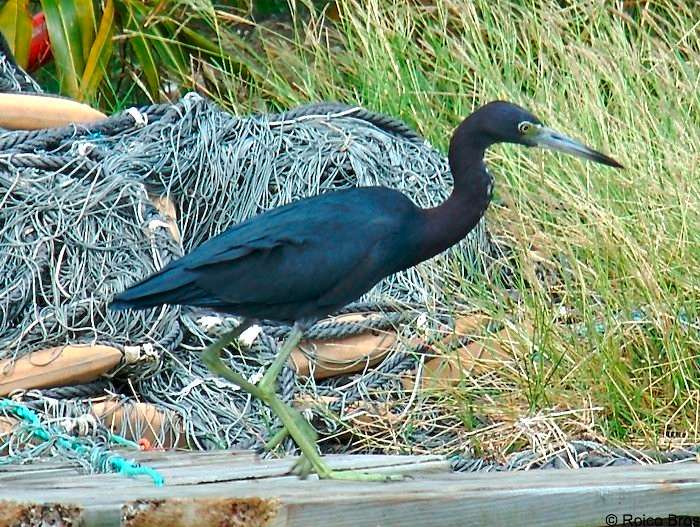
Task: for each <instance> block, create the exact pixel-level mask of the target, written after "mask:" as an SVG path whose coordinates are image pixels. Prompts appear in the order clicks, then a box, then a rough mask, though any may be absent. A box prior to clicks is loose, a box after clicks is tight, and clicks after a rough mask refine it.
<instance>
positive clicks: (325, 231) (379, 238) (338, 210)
mask: <svg viewBox="0 0 700 527" xmlns="http://www.w3.org/2000/svg"><path fill="white" fill-rule="evenodd" d="M496 143H516V144H520V145H525V146H541V147H547V148H551V149H554V150H559V151H561V152H566V153H569V154H573V155H576V156H580V157H583V158H586V159H590V160H592V161H596V162H598V163H603V164H604V165H608V166H611V167H618V168H621V167H622V165H620V164H619V163H618V162H617V161H615V160H614V159H612V158H610V157H608V156H606V155H604V154H601V153H600V152H596V151H595V150H592V149H590V148H588V147H586V146H584V145H583V144H581V143H579V142H577V141H574V140H573V139H571V138H569V137H566V136H565V135H563V134H560V133H558V132H556V131H554V130H552V129H550V128H546V127H545V126H543V125H542V123H541V122H540V120H539V119H537V118H536V117H535V116H534V115H532V114H531V113H530V112H528V111H526V110H524V109H523V108H520V107H519V106H516V105H515V104H511V103H508V102H503V101H494V102H491V103H488V104H486V105H485V106H482V107H481V108H479V109H478V110H477V111H475V112H474V113H472V114H471V115H470V116H469V117H467V118H466V119H465V120H464V121H463V122H462V123H461V124H460V125H459V126H458V127H457V129H456V130H455V132H454V134H453V135H452V139H451V141H450V147H449V155H448V159H449V164H450V169H451V171H452V176H453V179H454V188H453V190H452V194H451V195H450V197H449V198H448V199H447V200H445V202H443V203H442V204H441V205H438V206H437V207H434V208H430V209H422V208H420V207H417V206H416V205H415V204H414V203H413V202H412V201H411V200H410V199H409V198H407V197H406V196H404V195H403V194H401V193H400V192H398V191H396V190H392V189H389V188H385V187H364V188H352V189H346V190H339V191H334V192H327V193H324V194H321V195H319V196H315V197H311V198H307V199H302V200H299V201H296V202H293V203H290V204H288V205H285V206H283V207H278V208H276V209H273V210H270V211H267V212H265V213H263V214H260V215H258V216H256V217H254V218H251V219H249V220H247V221H244V222H242V223H239V224H238V225H234V226H233V227H230V228H228V229H227V230H225V231H224V232H222V233H220V234H219V235H217V236H215V237H213V238H211V239H210V240H207V241H206V242H204V243H202V244H201V245H200V246H199V247H197V248H196V249H194V250H192V251H191V252H190V253H188V254H187V255H185V256H183V257H182V258H180V259H179V260H176V261H173V262H171V263H170V264H168V265H167V266H165V267H164V268H163V269H161V270H160V271H158V272H157V273H154V274H153V275H151V276H149V277H148V278H146V279H145V280H143V281H142V282H140V283H138V284H136V285H134V286H132V287H131V288H129V289H127V290H126V291H124V292H122V293H121V294H119V295H117V296H116V297H115V298H114V300H113V301H112V303H111V306H110V307H111V308H112V309H147V308H152V307H156V306H160V305H162V304H180V305H189V306H198V307H205V308H210V309H214V310H217V311H220V312H224V313H229V314H233V315H237V316H240V317H242V319H243V320H242V322H241V323H240V325H239V326H238V327H237V328H236V329H235V330H234V331H232V332H230V333H228V334H226V335H224V336H222V337H221V338H220V339H219V340H217V341H216V342H214V343H213V344H211V345H209V346H207V348H205V349H204V351H203V352H202V360H203V361H204V362H205V363H206V365H207V366H208V368H209V369H210V370H211V371H212V372H214V373H216V374H218V375H221V376H222V377H224V378H226V379H228V380H229V381H231V382H233V383H235V384H237V385H238V386H240V387H241V388H242V389H244V390H246V391H247V392H249V393H250V394H251V395H253V396H254V397H257V398H259V399H261V400H262V401H264V402H265V403H267V404H268V405H269V406H270V408H271V409H272V410H273V411H274V412H275V413H276V414H277V416H278V417H279V419H280V421H281V422H282V424H283V427H284V428H283V430H282V431H281V433H282V434H286V433H288V434H289V435H291V437H292V438H293V439H294V441H296V443H297V445H298V446H299V448H300V449H301V451H302V457H301V459H300V464H299V467H303V468H301V469H299V467H298V469H299V470H302V471H304V472H308V471H309V470H310V469H312V470H314V471H315V472H316V473H317V474H318V476H319V477H321V478H334V479H359V480H375V479H376V480H383V479H389V478H390V477H387V476H385V475H379V474H367V473H357V472H338V471H333V470H331V469H330V468H329V467H328V465H327V464H326V463H325V462H324V461H323V459H322V458H321V456H320V455H319V454H318V452H317V450H316V444H315V442H316V435H315V432H314V430H313V429H312V428H311V426H310V425H309V423H308V422H306V420H305V419H304V418H303V416H302V415H301V414H300V413H299V412H298V411H297V410H295V409H293V408H292V407H291V406H289V405H287V404H285V403H283V402H282V401H281V400H280V399H279V398H278V397H277V395H276V394H275V387H276V383H277V376H278V375H279V373H280V371H281V370H282V368H283V366H284V364H285V363H286V361H287V359H288V358H289V355H290V353H291V352H292V350H293V349H294V348H295V347H296V346H297V344H298V343H299V342H300V341H301V339H302V336H303V333H304V329H305V328H307V327H309V325H310V324H312V323H314V322H315V321H317V320H318V319H319V318H321V317H324V316H326V315H328V314H330V313H333V312H334V311H337V310H338V309H340V308H342V307H343V306H345V305H346V304H348V303H350V302H352V301H354V300H356V299H357V298H358V297H360V296H361V295H362V294H364V293H365V292H367V291H368V290H369V289H370V288H371V287H372V286H374V285H375V284H376V283H377V282H379V281H380V280H381V279H382V278H384V277H386V276H389V275H391V274H393V273H396V272H399V271H401V270H404V269H407V268H409V267H412V266H414V265H416V264H418V263H419V262H422V261H424V260H427V259H429V258H431V257H433V256H435V255H436V254H438V253H440V252H442V251H444V250H445V249H447V248H448V247H451V246H452V245H454V244H456V243H457V242H459V241H460V240H461V239H462V238H464V237H465V236H466V235H467V234H468V233H469V231H471V230H472V229H473V228H474V226H475V225H476V224H477V222H478V221H479V219H480V218H481V217H482V216H483V214H484V212H485V211H486V207H487V206H488V204H489V201H490V200H491V193H492V188H493V180H492V178H491V176H490V175H489V173H488V171H487V170H486V167H485V166H484V151H485V150H486V149H487V148H488V147H490V146H491V145H494V144H496ZM255 320H271V321H277V322H280V323H288V324H291V325H293V327H292V330H291V332H290V334H289V336H288V338H287V339H286V341H285V342H284V344H283V345H282V347H281V349H280V352H279V354H278V355H277V357H276V358H275V360H274V361H273V362H272V364H271V365H270V367H269V369H268V370H267V372H266V373H265V375H264V376H263V378H262V379H261V381H260V382H259V383H258V384H257V385H255V384H252V383H250V382H249V381H248V380H246V379H245V378H243V376H241V375H240V374H238V373H236V372H234V371H233V370H231V369H230V368H229V367H228V366H226V365H225V364H224V363H223V362H222V361H221V358H220V353H221V350H222V349H223V348H224V347H225V346H226V345H228V344H229V343H231V342H232V341H233V340H234V339H236V338H237V337H238V336H239V335H240V334H241V332H242V331H243V330H245V329H246V328H248V327H250V325H251V324H252V323H253V321H255ZM276 437H280V433H278V434H277V435H276ZM281 437H283V435H282V436H281Z"/></svg>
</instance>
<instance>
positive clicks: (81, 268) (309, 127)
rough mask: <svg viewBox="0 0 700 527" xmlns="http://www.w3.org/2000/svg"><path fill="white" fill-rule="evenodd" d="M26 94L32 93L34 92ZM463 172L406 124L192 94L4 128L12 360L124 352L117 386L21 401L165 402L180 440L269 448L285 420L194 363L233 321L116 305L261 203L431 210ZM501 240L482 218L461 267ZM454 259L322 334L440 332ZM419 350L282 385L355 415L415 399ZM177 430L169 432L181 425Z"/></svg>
mask: <svg viewBox="0 0 700 527" xmlns="http://www.w3.org/2000/svg"><path fill="white" fill-rule="evenodd" d="M13 87H14V89H18V88H22V89H27V85H26V83H25V84H23V85H17V86H13ZM450 179H451V176H450V173H449V169H448V166H447V163H446V160H445V158H444V156H442V155H441V154H439V153H438V152H436V151H435V150H434V149H433V148H432V147H431V146H430V145H428V144H427V143H426V142H425V141H423V139H421V138H420V137H419V136H417V135H416V134H415V133H414V132H413V131H411V130H410V129H409V128H408V127H407V126H406V125H404V124H403V123H401V122H399V121H396V120H394V119H390V118H387V117H384V116H381V115H378V114H373V113H370V112H368V111H366V110H363V109H361V108H351V107H348V106H344V105H337V104H320V105H311V106H305V107H300V108H297V109H294V110H291V111H289V112H286V113H284V114H278V115H275V114H266V115H253V116H248V117H236V116H233V115H231V114H229V113H227V112H225V111H222V110H221V108H219V107H217V106H216V105H215V104H213V103H211V102H210V101H207V100H205V99H203V98H201V97H199V96H197V95H196V94H189V95H187V96H185V97H184V98H183V99H182V100H181V101H179V102H177V103H175V104H163V105H154V106H149V107H143V108H139V109H130V110H128V111H126V112H123V113H121V114H119V115H115V116H113V117H111V118H110V119H108V120H107V121H105V122H103V123H100V124H98V125H95V126H90V127H82V126H71V127H67V128H62V129H52V130H40V131H32V132H25V131H14V132H10V131H6V132H5V133H2V134H1V135H0V266H2V269H3V273H2V276H1V277H0V360H2V359H12V360H13V361H14V360H15V359H17V358H19V357H21V356H23V355H25V354H27V353H30V352H32V351H35V350H38V349H46V348H49V347H52V346H62V345H66V344H79V343H100V344H108V345H111V346H115V347H118V348H119V349H121V350H122V351H123V352H124V357H125V359H124V361H123V364H122V365H121V367H120V368H119V369H118V370H117V371H116V372H114V375H113V378H112V379H111V380H110V381H109V382H100V383H96V384H91V385H87V386H75V387H68V388H63V389H57V390H44V391H43V392H37V391H34V392H30V393H26V394H24V395H23V400H24V401H28V402H29V404H31V405H32V407H34V408H35V409H39V410H41V411H42V412H44V413H45V414H47V415H50V416H51V417H52V418H55V419H61V418H66V417H71V416H73V417H76V416H80V415H83V414H84V413H85V412H86V405H90V404H91V403H90V402H86V400H85V398H86V397H88V396H93V395H97V394H104V393H105V390H106V391H107V393H111V394H115V395H117V396H120V397H123V398H125V399H127V400H128V401H133V402H135V401H145V402H149V403H153V404H155V405H157V406H158V407H159V408H161V409H164V410H165V415H167V416H168V418H169V419H171V420H172V421H173V422H175V421H176V422H177V425H178V426H179V427H180V428H181V429H182V430H183V438H182V439H183V441H181V443H180V444H182V442H186V443H187V444H188V445H189V446H191V447H194V448H212V447H243V448H249V447H255V446H260V445H262V444H263V443H264V441H265V440H266V439H268V438H269V434H270V433H271V431H274V430H275V428H276V427H277V423H276V422H275V419H276V418H275V417H274V416H273V415H272V414H271V413H270V412H269V410H268V409H267V408H266V407H265V406H264V405H262V404H261V403H259V402H258V401H257V400H254V399H251V398H250V397H249V396H248V395H247V394H244V393H242V392H240V391H239V390H237V389H236V387H235V386H233V385H231V384H229V383H227V382H224V381H222V380H221V379H217V378H212V376H211V375H210V374H209V373H208V371H207V369H206V368H205V367H204V366H203V365H202V364H201V362H200V361H199V357H198V353H196V352H197V351H200V350H201V349H203V347H204V346H206V345H207V344H208V343H209V342H211V341H212V339H213V338H215V337H216V335H217V334H219V333H221V332H222V331H224V330H225V329H226V328H228V327H229V326H230V325H231V324H232V323H233V320H232V319H229V318H225V317H220V316H217V315H216V314H213V313H207V312H203V311H201V310H200V311H195V310H191V309H187V308H182V309H180V308H178V307H172V306H170V307H168V306H166V307H163V308H162V309H154V310H151V311H144V312H111V311H108V310H107V308H106V305H107V302H108V301H109V300H110V299H111V297H112V295H113V294H114V293H116V292H119V291H121V290H123V289H124V288H126V287H127V286H129V285H131V284H133V283H134V282H136V281H137V280H139V279H140V278H142V277H145V276H147V275H148V274H150V273H152V272H153V271H154V270H156V269H158V268H160V267H162V266H163V265H165V264H166V263H167V262H168V261H170V260H171V259H173V258H176V257H178V256H180V255H181V254H183V252H185V251H187V250H189V249H190V248H192V247H194V246H197V245H198V244H200V243H201V242H202V241H204V240H205V239H207V238H209V237H211V236H213V235H215V234H216V233H218V232H221V231H222V230H224V229H225V228H226V227H228V226H230V225H232V224H235V223H238V222H240V221H242V220H245V219H247V218H249V217H251V216H254V215H256V214H258V213H259V212H261V211H263V210H267V209H270V208H273V207H276V206H279V205H282V204H285V203H288V202H290V201H292V200H294V199H297V198H300V197H303V196H310V195H315V194H319V193H322V192H326V191H329V190H332V189H337V188H344V187H349V186H367V185H385V186H389V187H393V188H397V189H400V190H402V191H403V192H405V193H406V194H407V195H409V196H410V197H411V198H412V199H413V200H414V202H416V203H417V204H419V205H421V206H430V205H435V204H437V203H439V202H440V201H442V200H443V199H444V198H445V197H446V194H447V192H449V189H450V188H451V181H450ZM172 211H176V214H175V215H176V220H175V224H176V227H175V225H174V222H173V218H172V217H170V215H171V214H172ZM489 246H490V245H489V240H488V236H487V235H486V231H485V229H484V228H483V226H480V227H479V228H478V229H476V230H475V231H474V232H473V233H472V234H471V235H470V236H469V238H468V239H467V240H465V241H464V242H463V243H462V244H461V245H460V246H459V247H456V248H454V249H453V251H459V253H460V257H459V258H458V259H452V260H451V262H452V263H451V264H450V265H451V266H452V267H454V262H455V261H459V262H461V265H462V269H461V271H462V272H463V273H464V275H469V274H470V273H474V276H477V275H480V272H479V269H482V268H483V265H484V261H483V259H484V258H485V257H487V255H488V254H489ZM447 262H448V255H443V256H441V257H438V258H436V259H434V260H432V261H431V262H429V263H426V264H423V265H421V266H419V267H418V268H415V269H411V270H409V271H407V272H404V273H401V274H399V275H397V276H394V277H391V278H390V279H387V280H385V281H384V282H382V283H381V284H379V285H378V286H377V287H375V288H374V289H373V290H372V291H371V292H370V293H368V294H367V295H366V296H365V297H364V298H363V299H361V302H360V303H358V304H356V305H354V306H350V307H349V308H348V309H347V311H348V312H358V311H360V312H367V313H374V314H375V316H374V317H372V318H371V321H369V322H368V323H365V324H363V325H357V324H352V323H338V322H333V321H330V322H328V323H325V324H323V323H322V324H320V325H317V326H316V327H315V328H313V329H312V331H311V335H310V336H311V337H317V338H327V337H337V336H343V335H351V334H354V333H357V332H359V331H364V330H366V328H367V324H371V325H372V327H374V328H376V329H384V328H389V327H392V328H396V329H397V330H399V331H400V332H404V333H405V332H406V331H407V327H408V325H407V324H405V322H408V321H410V320H412V319H414V318H416V317H418V316H421V314H423V315H422V316H423V318H425V313H429V317H428V318H427V321H426V322H425V323H424V324H423V326H424V327H425V328H426V331H427V330H428V329H429V328H430V327H435V326H436V325H438V326H439V325H444V324H449V316H447V313H446V312H443V310H442V308H441V306H442V305H443V304H444V303H443V302H442V301H441V300H440V298H439V296H438V295H439V294H440V293H439V292H440V291H441V290H442V289H443V284H442V281H443V280H444V279H445V278H444V277H445V276H447V275H448V273H445V272H444V270H445V266H447V265H448V263H447ZM452 274H453V275H454V269H453V270H452ZM287 331H288V328H285V327H263V328H262V332H261V333H260V334H259V335H257V338H256V339H255V340H254V342H252V344H251V345H250V346H249V347H244V349H242V350H241V351H237V350H235V349H232V350H230V352H229V355H228V361H229V362H230V363H231V366H232V367H233V368H234V369H236V370H238V371H239V372H241V373H242V374H243V375H245V376H246V377H248V378H254V377H255V376H257V375H259V374H260V372H261V371H262V370H263V369H264V367H265V366H266V364H267V363H269V362H270V361H271V359H272V357H273V356H274V355H275V353H276V350H277V346H278V345H279V343H280V341H281V340H282V339H283V338H284V337H285V334H286V332H287ZM413 331H415V325H414V328H413ZM414 351H415V350H412V349H411V348H410V347H409V346H404V345H401V344H399V345H397V346H396V349H395V350H394V352H393V354H392V355H391V356H390V357H389V358H388V359H387V360H385V361H384V363H383V364H382V366H381V367H380V368H379V370H378V371H373V370H368V371H366V372H364V373H362V374H358V375H354V376H351V377H347V376H346V377H339V378H333V379H329V380H325V381H319V382H315V381H313V379H311V380H303V381H302V380H300V379H297V378H296V376H295V375H294V373H293V371H292V370H291V368H288V369H287V370H286V371H285V372H284V375H283V379H282V382H281V383H280V390H281V391H282V396H283V397H284V398H285V399H287V400H289V399H291V398H292V397H294V396H295V394H296V395H297V396H299V395H302V396H303V395H304V394H308V395H310V396H313V397H314V398H318V397H319V396H333V397H334V401H335V402H334V403H333V404H332V405H331V406H332V410H334V411H335V412H338V413H339V414H340V415H341V416H342V413H343V408H344V407H345V405H347V404H349V403H351V402H353V401H355V400H358V399H362V398H371V397H379V398H390V397H391V396H392V393H394V394H395V393H400V391H401V390H402V388H401V384H400V382H399V381H398V378H397V376H396V374H397V373H400V372H401V371H404V370H407V369H411V368H412V367H413V366H414V365H415V361H416V360H417V359H416V357H417V355H416V354H415V353H413V352H414ZM11 364H12V362H10V366H8V367H11ZM316 415H317V417H318V416H320V415H322V413H318V414H316ZM173 422H171V423H164V425H163V428H162V430H161V431H158V433H162V434H165V433H167V431H168V430H171V429H172V428H173V426H168V425H173ZM333 422H334V421H333V420H328V419H320V420H318V419H317V420H315V424H316V425H317V426H319V427H320V429H321V430H322V431H323V432H326V433H331V432H333V430H332V429H331V428H333V426H334V425H333ZM124 423H125V425H124V426H127V425H128V426H133V421H130V420H128V419H126V420H125V421H124ZM136 434H138V431H136ZM136 437H138V435H136ZM288 447H289V448H292V445H291V444H288ZM16 450H17V449H16Z"/></svg>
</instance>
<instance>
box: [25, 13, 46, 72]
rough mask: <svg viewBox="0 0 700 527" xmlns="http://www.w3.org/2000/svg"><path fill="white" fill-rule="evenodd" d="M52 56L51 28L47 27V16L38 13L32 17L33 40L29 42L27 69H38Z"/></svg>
mask: <svg viewBox="0 0 700 527" xmlns="http://www.w3.org/2000/svg"><path fill="white" fill-rule="evenodd" d="M51 58H52V54H51V42H50V41H49V30H48V29H47V27H46V18H45V17H44V13H37V14H36V15H34V16H33V17H32V41H31V43H30V44H29V62H28V64H27V71H29V72H32V71H36V70H38V69H39V68H41V67H42V66H43V65H44V64H46V63H47V62H48V61H50V60H51Z"/></svg>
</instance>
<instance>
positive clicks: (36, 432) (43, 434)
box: [0, 399, 165, 487]
mask: <svg viewBox="0 0 700 527" xmlns="http://www.w3.org/2000/svg"><path fill="white" fill-rule="evenodd" d="M2 411H4V412H5V413H11V414H13V415H15V416H16V417H18V418H20V419H22V420H23V421H25V422H26V423H27V425H28V428H29V429H30V430H31V433H32V435H33V436H34V437H36V438H38V439H40V440H42V441H44V442H48V441H51V440H52V439H55V440H56V444H57V445H58V446H59V447H61V448H65V449H66V450H71V451H73V452H76V453H77V454H79V455H81V456H84V457H87V458H89V459H90V461H91V464H92V466H93V467H96V468H97V469H98V470H99V469H103V467H104V468H106V467H109V468H111V469H112V470H114V471H115V472H117V473H119V474H123V475H125V476H127V477H136V476H148V477H149V478H151V480H152V481H153V484H154V485H155V486H156V487H162V486H163V485H164V484H165V478H163V476H162V475H161V474H160V473H159V472H158V471H157V470H155V469H153V468H151V467H147V466H142V465H139V464H138V463H136V462H135V461H134V460H128V459H126V458H124V457H122V456H120V455H118V454H113V453H111V452H109V451H104V450H102V448H101V447H97V446H94V447H90V448H88V447H86V446H85V444H84V443H83V442H82V441H81V440H80V438H77V437H76V438H74V437H70V436H66V435H65V434H63V433H61V432H58V431H56V430H54V429H47V428H45V427H44V426H43V425H42V424H41V420H40V419H39V416H37V415H36V413H34V412H33V411H32V410H30V409H29V408H27V407H26V406H24V405H22V404H20V403H17V402H15V401H12V400H10V399H0V412H2ZM109 442H110V443H116V444H118V445H122V446H127V447H130V448H136V449H138V448H139V446H138V444H137V443H135V442H133V441H130V440H129V439H126V438H125V437H122V436H120V435H117V434H110V435H109Z"/></svg>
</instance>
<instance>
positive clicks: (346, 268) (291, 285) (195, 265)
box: [183, 201, 392, 305]
mask: <svg viewBox="0 0 700 527" xmlns="http://www.w3.org/2000/svg"><path fill="white" fill-rule="evenodd" d="M303 209H304V207H301V208H299V209H289V210H284V211H280V212H277V213H276V214H271V215H269V216H267V217H265V218H264V219H263V218H262V217H261V218H260V219H258V220H257V221H256V222H255V223H256V224H255V225H250V226H249V225H243V226H242V228H240V229H235V228H234V229H233V230H230V231H228V232H226V233H225V234H224V235H223V236H222V237H221V238H220V239H217V240H216V242H217V243H216V244H212V247H204V246H202V250H201V251H200V250H199V249H197V250H195V251H194V252H193V253H192V258H191V261H190V262H187V263H185V262H183V264H184V265H185V268H186V270H187V271H188V272H189V273H192V274H193V275H194V280H193V282H194V284H195V285H196V286H197V287H198V288H200V289H201V290H203V291H207V292H208V293H209V295H211V296H214V297H216V298H218V299H219V300H220V302H221V303H223V304H228V305H232V304H247V303H255V304H260V303H264V304H278V303H298V302H304V301H312V300H314V299H318V298H320V297H322V296H323V295H324V294H325V293H327V292H328V291H331V290H333V289H334V288H335V287H337V286H338V284H339V283H340V282H342V281H343V280H344V279H345V278H346V277H348V276H349V275H351V274H352V273H353V272H354V271H355V269H356V268H357V267H358V266H361V264H362V263H363V260H365V259H366V258H367V256H368V254H369V252H370V251H371V250H373V248H374V247H375V245H376V244H377V243H378V242H379V241H380V240H381V239H382V238H383V237H385V236H387V235H389V232H390V231H391V230H392V225H391V224H392V222H391V221H389V218H387V217H386V216H381V217H374V218H365V219H364V221H362V222H358V223H357V224H354V223H353V222H352V218H348V214H350V213H351V211H350V210H348V209H346V208H344V207H342V206H337V204H332V203H323V202H322V201H321V202H320V203H319V202H317V203H315V205H314V207H313V210H308V211H304V210H303ZM305 212H306V213H305Z"/></svg>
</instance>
